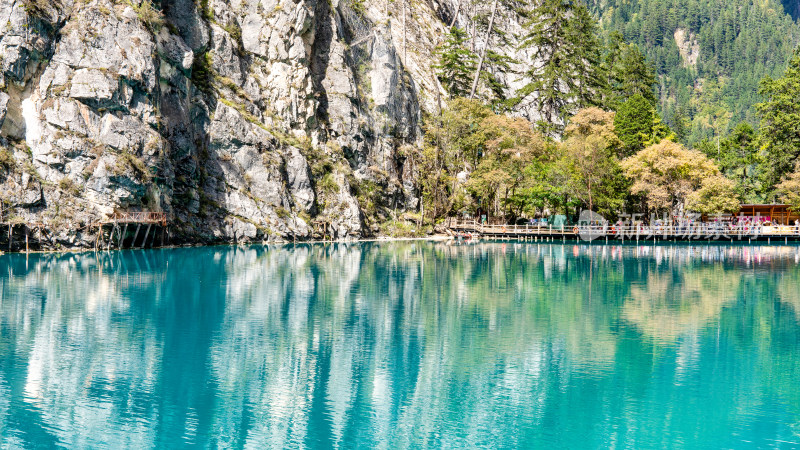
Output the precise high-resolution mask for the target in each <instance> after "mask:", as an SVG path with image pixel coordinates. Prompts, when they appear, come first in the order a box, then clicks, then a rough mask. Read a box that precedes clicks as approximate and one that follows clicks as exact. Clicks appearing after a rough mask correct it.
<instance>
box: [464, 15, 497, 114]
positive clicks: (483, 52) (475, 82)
mask: <svg viewBox="0 0 800 450" xmlns="http://www.w3.org/2000/svg"><path fill="white" fill-rule="evenodd" d="M495 14H497V0H494V3H493V4H492V16H491V18H489V28H487V29H486V39H484V42H483V50H481V57H480V59H478V68H477V69H475V78H474V79H473V80H472V90H470V92H469V98H470V99H472V98H474V97H475V91H476V90H477V89H478V80H479V79H480V78H481V69H482V68H483V61H484V60H485V59H486V49H487V48H488V47H489V39H490V38H491V37H492V28H493V27H494V16H495Z"/></svg>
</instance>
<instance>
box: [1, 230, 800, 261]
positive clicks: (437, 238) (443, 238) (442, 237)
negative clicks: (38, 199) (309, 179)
mask: <svg viewBox="0 0 800 450" xmlns="http://www.w3.org/2000/svg"><path fill="white" fill-rule="evenodd" d="M456 240H457V239H456V237H455V236H451V235H447V234H434V235H431V236H424V237H388V236H378V237H371V238H362V239H335V240H330V239H328V240H315V239H309V240H304V241H285V240H276V241H269V242H267V241H262V242H239V243H233V242H220V243H195V244H188V243H187V244H178V245H165V246H163V247H152V248H123V249H119V248H115V249H111V250H101V249H93V248H80V247H76V248H70V249H61V250H29V251H25V250H21V251H10V252H9V251H6V250H0V256H5V255H30V254H35V255H53V254H65V255H66V254H70V255H77V254H84V253H112V252H120V251H126V250H162V249H169V250H175V249H181V248H198V247H249V246H256V245H261V246H270V245H315V244H355V243H370V242H372V243H375V242H377V243H383V242H386V243H391V242H414V241H420V242H447V241H456ZM776 241H778V242H775V243H771V242H770V241H765V240H753V241H748V240H744V239H743V240H732V241H727V240H725V241H723V240H712V241H705V240H695V241H691V240H665V241H660V240H649V239H648V240H646V241H645V240H642V241H635V240H625V241H622V240H619V239H614V240H610V241H605V240H600V239H596V240H592V241H582V240H580V239H577V240H576V239H569V240H567V241H562V240H560V239H552V240H549V241H548V240H539V241H538V242H536V241H530V240H523V239H518V238H514V237H507V238H498V237H484V238H479V239H476V240H472V241H465V242H466V243H479V242H483V243H520V244H522V243H525V244H533V243H539V244H548V245H553V244H560V245H566V244H571V245H590V246H607V245H622V246H631V245H633V246H650V247H652V246H655V245H658V246H664V245H669V246H720V245H724V246H735V247H740V246H757V247H778V246H785V247H797V246H798V245H800V241H797V240H793V241H787V242H784V240H783V239H778V240H776Z"/></svg>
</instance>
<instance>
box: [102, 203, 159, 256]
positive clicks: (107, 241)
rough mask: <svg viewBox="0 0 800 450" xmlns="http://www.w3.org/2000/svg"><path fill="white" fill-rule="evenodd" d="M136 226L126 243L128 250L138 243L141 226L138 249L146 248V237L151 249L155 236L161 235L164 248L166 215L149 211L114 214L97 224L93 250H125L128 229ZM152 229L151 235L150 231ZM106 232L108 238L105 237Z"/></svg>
mask: <svg viewBox="0 0 800 450" xmlns="http://www.w3.org/2000/svg"><path fill="white" fill-rule="evenodd" d="M129 226H136V230H135V231H134V233H133V237H132V238H131V240H130V242H127V246H128V248H136V247H137V242H140V241H139V232H140V231H141V230H142V226H146V227H147V228H145V230H144V236H143V237H142V239H141V242H140V244H139V246H138V247H139V248H146V247H147V246H148V237H150V244H149V246H150V247H153V245H154V244H155V240H156V234H158V233H159V231H160V234H161V243H160V244H161V247H163V246H164V241H165V235H166V234H168V230H167V215H166V214H165V213H163V212H151V211H131V212H115V213H114V214H112V215H111V217H109V218H108V219H106V220H104V221H101V222H99V223H98V224H97V227H98V233H97V241H96V242H95V250H98V249H103V247H105V250H111V249H112V248H117V249H120V250H121V249H123V248H125V245H126V241H127V240H128V238H129V234H128V227H129ZM151 229H153V234H152V235H151V234H150V230H151ZM106 231H108V236H106Z"/></svg>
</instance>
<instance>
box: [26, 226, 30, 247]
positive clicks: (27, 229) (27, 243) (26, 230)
mask: <svg viewBox="0 0 800 450" xmlns="http://www.w3.org/2000/svg"><path fill="white" fill-rule="evenodd" d="M25 253H30V247H29V246H28V227H27V226H26V227H25Z"/></svg>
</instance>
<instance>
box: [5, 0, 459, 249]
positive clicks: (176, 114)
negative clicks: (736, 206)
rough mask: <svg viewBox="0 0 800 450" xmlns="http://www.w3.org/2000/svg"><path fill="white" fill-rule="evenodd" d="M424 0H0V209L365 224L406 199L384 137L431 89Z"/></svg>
mask: <svg viewBox="0 0 800 450" xmlns="http://www.w3.org/2000/svg"><path fill="white" fill-rule="evenodd" d="M441 9H442V6H441V5H438V6H435V7H431V5H428V4H409V3H407V4H402V3H400V2H397V3H395V2H378V1H375V2H370V1H360V0H341V1H336V0H334V1H333V2H330V1H328V0H207V1H206V0H203V1H193V0H161V1H157V0H156V1H151V0H130V1H129V0H85V1H80V2H79V1H74V0H47V1H46V0H0V54H2V60H1V61H0V65H1V66H2V73H1V74H0V87H1V88H2V89H1V90H0V91H1V92H0V127H1V128H0V135H2V137H0V139H2V146H3V150H2V152H3V154H2V155H0V156H2V157H0V195H2V202H3V205H4V208H3V211H4V217H3V218H0V221H8V220H11V219H10V218H13V220H15V221H18V222H20V223H27V222H30V223H34V222H35V223H44V224H45V225H46V226H47V227H49V228H51V229H52V230H54V232H59V233H63V234H64V235H65V236H69V235H71V234H72V235H74V236H77V238H76V239H73V240H72V241H74V242H76V245H81V242H88V241H91V237H87V236H84V235H82V234H81V233H83V234H87V233H91V230H92V228H91V224H93V223H96V222H97V221H99V220H102V219H103V218H105V217H107V216H108V215H110V214H112V213H113V212H117V211H137V210H146V211H163V212H166V213H167V215H168V217H169V218H170V221H171V227H172V234H173V236H174V237H176V238H177V239H178V240H180V241H185V242H215V241H239V242H241V241H248V240H250V241H255V240H274V239H310V238H315V237H316V238H319V237H323V236H326V237H333V238H337V239H341V238H345V239H346V238H354V237H359V236H364V235H368V234H372V233H373V232H374V231H375V230H376V228H375V227H376V225H377V224H378V223H379V222H380V221H381V220H384V219H386V218H388V217H389V215H390V211H396V210H398V209H399V210H401V211H402V210H409V209H415V208H417V207H418V203H419V202H418V198H417V192H416V188H415V185H416V183H415V182H414V177H415V174H414V168H413V166H412V165H411V164H410V162H409V161H407V160H406V158H405V157H404V156H403V155H404V152H402V151H401V149H402V148H407V147H408V146H415V145H418V143H419V140H420V120H421V114H422V111H423V110H425V109H427V110H429V111H433V110H435V109H436V108H437V107H440V105H439V104H438V103H439V102H440V100H441V95H442V94H441V87H440V86H439V85H438V82H437V81H436V79H435V76H434V74H433V72H432V70H433V69H432V68H431V64H432V52H433V49H434V47H435V45H436V44H437V43H438V39H440V37H441V35H442V34H443V30H444V24H443V23H442V21H441V19H440V17H439V16H440V12H437V11H440V10H441ZM445 9H446V8H445ZM404 15H405V17H408V18H406V19H404V20H403V22H402V23H398V22H399V21H398V20H396V19H395V18H396V17H401V16H404ZM407 21H410V22H411V23H408V22H407ZM412 24H413V26H412ZM376 192H378V193H379V195H375V193H376ZM367 196H368V197H369V199H370V201H369V202H368V203H369V205H366V204H365V198H366V197H367ZM375 199H378V201H375ZM79 229H81V230H82V231H79Z"/></svg>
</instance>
